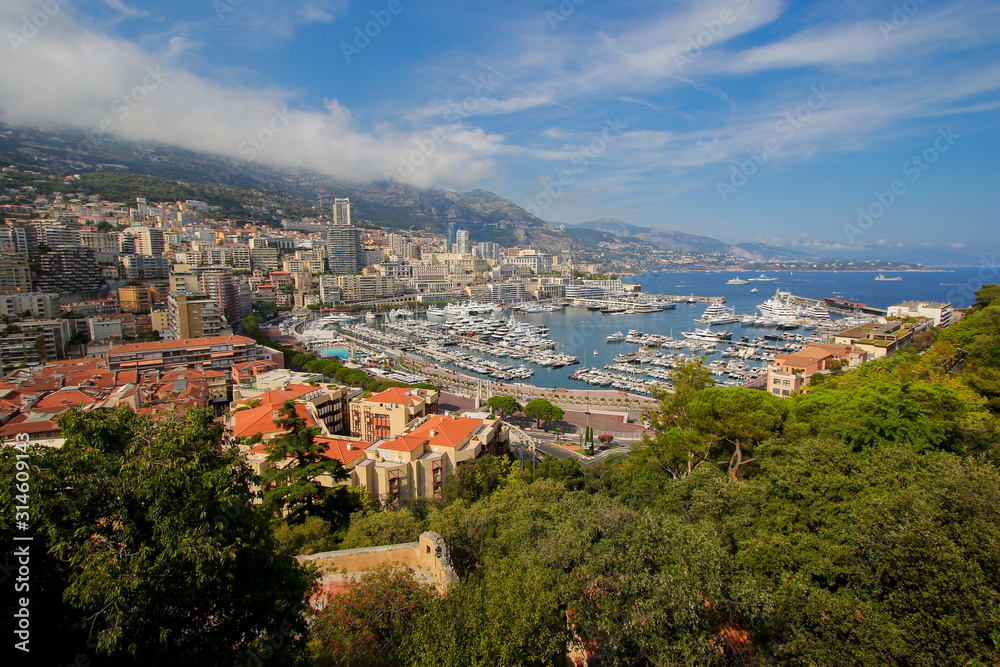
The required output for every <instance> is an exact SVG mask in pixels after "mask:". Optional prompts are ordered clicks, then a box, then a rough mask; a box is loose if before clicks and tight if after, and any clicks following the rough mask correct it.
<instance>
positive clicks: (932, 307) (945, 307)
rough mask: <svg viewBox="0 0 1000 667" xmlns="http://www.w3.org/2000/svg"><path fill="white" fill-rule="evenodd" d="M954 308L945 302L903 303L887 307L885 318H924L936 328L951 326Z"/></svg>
mask: <svg viewBox="0 0 1000 667" xmlns="http://www.w3.org/2000/svg"><path fill="white" fill-rule="evenodd" d="M954 312H955V307H954V306H953V305H952V304H950V303H947V302H936V301H904V302H903V303H898V304H896V305H895V306H889V309H888V310H887V311H886V316H887V317H904V318H909V317H926V318H927V319H929V320H932V321H933V322H934V326H936V327H947V326H950V325H951V322H952V316H953V315H954Z"/></svg>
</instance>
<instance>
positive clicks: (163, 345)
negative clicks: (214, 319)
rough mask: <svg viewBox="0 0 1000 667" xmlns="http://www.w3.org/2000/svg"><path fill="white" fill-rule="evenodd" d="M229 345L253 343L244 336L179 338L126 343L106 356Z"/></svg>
mask: <svg viewBox="0 0 1000 667" xmlns="http://www.w3.org/2000/svg"><path fill="white" fill-rule="evenodd" d="M231 343H253V339H252V338H247V337H245V336H212V337H209V338H181V339H178V340H157V341H152V342H149V343H126V344H125V345H120V346H118V347H116V348H114V349H113V350H111V352H109V353H108V354H116V355H117V354H129V353H133V352H153V351H156V350H173V349H175V348H179V347H206V346H209V345H226V344H231Z"/></svg>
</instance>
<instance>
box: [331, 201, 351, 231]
mask: <svg viewBox="0 0 1000 667" xmlns="http://www.w3.org/2000/svg"><path fill="white" fill-rule="evenodd" d="M333 224H335V225H346V226H348V227H349V226H350V225H351V200H350V199H348V198H347V197H338V198H336V199H334V200H333Z"/></svg>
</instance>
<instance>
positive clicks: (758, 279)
mask: <svg viewBox="0 0 1000 667" xmlns="http://www.w3.org/2000/svg"><path fill="white" fill-rule="evenodd" d="M750 280H751V281H753V282H755V283H773V282H774V281H775V280H777V278H772V277H771V276H768V275H765V274H763V273H762V274H760V275H759V276H757V277H756V278H750Z"/></svg>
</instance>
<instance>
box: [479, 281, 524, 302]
mask: <svg viewBox="0 0 1000 667" xmlns="http://www.w3.org/2000/svg"><path fill="white" fill-rule="evenodd" d="M486 287H487V288H488V289H489V291H490V301H493V302H494V303H520V302H521V301H524V299H525V296H526V292H525V289H524V283H521V282H511V283H489V284H488V285H487V286H486Z"/></svg>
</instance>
